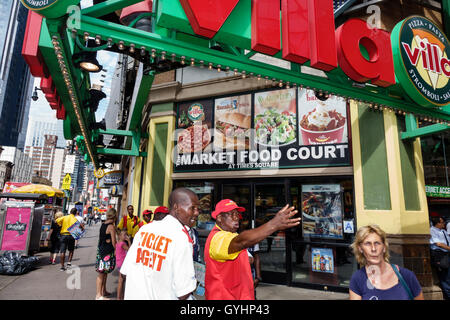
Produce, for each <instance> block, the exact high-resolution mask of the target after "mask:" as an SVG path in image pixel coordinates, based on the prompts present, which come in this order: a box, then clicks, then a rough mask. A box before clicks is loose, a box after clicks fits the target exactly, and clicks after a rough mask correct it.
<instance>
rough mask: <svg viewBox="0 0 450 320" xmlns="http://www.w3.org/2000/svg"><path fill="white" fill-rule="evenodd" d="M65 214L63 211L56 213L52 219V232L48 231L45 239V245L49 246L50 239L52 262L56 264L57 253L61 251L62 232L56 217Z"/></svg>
mask: <svg viewBox="0 0 450 320" xmlns="http://www.w3.org/2000/svg"><path fill="white" fill-rule="evenodd" d="M62 216H63V213H62V212H61V211H58V212H56V213H55V215H54V217H53V219H52V226H51V228H50V232H49V233H48V236H47V239H45V246H48V241H50V263H51V264H56V255H57V254H58V253H59V250H60V248H61V244H60V232H61V227H60V226H59V225H58V224H57V223H56V219H59V218H61V217H62Z"/></svg>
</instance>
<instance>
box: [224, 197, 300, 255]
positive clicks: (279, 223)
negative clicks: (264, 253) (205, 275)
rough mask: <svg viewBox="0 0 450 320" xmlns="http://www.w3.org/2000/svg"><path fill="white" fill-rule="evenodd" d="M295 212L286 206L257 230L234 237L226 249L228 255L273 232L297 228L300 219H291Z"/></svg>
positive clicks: (292, 208) (247, 231)
mask: <svg viewBox="0 0 450 320" xmlns="http://www.w3.org/2000/svg"><path fill="white" fill-rule="evenodd" d="M297 212H298V211H297V210H295V208H294V207H289V205H286V206H285V207H284V208H283V209H281V210H280V211H278V213H277V214H276V215H275V217H273V219H272V220H270V221H268V222H267V223H265V224H263V225H262V226H259V227H258V228H255V229H251V230H246V231H244V232H242V233H241V234H239V235H238V236H237V237H235V238H234V239H233V240H232V241H231V242H230V245H229V247H228V253H229V254H231V253H234V252H238V251H241V250H244V249H245V248H249V247H251V246H253V245H255V244H256V243H258V242H261V241H262V240H264V239H265V238H267V237H268V236H270V235H271V234H272V233H274V232H275V231H279V230H285V229H288V228H292V227H295V226H298V225H299V224H300V220H301V218H293V216H294V215H295V214H297Z"/></svg>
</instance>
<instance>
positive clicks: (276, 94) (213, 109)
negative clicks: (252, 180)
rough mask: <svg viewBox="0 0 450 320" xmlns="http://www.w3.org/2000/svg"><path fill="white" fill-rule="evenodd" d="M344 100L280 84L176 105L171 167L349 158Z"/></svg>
mask: <svg viewBox="0 0 450 320" xmlns="http://www.w3.org/2000/svg"><path fill="white" fill-rule="evenodd" d="M347 126H348V121H347V103H346V101H345V100H344V99H342V98H339V97H335V96H329V97H328V98H327V99H325V100H324V101H322V100H319V99H318V98H316V96H315V94H314V91H311V90H306V89H282V90H270V91H262V92H256V93H252V94H245V95H239V96H229V97H223V98H218V99H214V100H213V99H210V100H202V101H193V102H184V103H180V104H179V105H178V118H177V132H176V134H175V137H176V147H175V148H174V153H173V157H172V159H173V162H174V171H175V172H193V171H219V170H230V171H232V170H261V169H272V170H273V169H280V168H296V167H311V166H323V167H325V166H345V165H349V164H350V153H349V148H348V134H347Z"/></svg>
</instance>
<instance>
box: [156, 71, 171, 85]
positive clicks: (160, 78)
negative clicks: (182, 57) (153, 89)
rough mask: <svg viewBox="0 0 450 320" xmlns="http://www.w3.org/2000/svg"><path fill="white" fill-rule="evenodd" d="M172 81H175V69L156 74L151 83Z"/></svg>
mask: <svg viewBox="0 0 450 320" xmlns="http://www.w3.org/2000/svg"><path fill="white" fill-rule="evenodd" d="M172 81H175V70H171V71H168V72H163V73H159V74H157V75H156V76H155V79H154V80H153V84H154V85H155V84H162V83H166V82H172Z"/></svg>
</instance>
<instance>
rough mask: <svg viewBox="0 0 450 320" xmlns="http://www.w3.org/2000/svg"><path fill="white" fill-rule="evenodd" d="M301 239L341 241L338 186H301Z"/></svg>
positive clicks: (339, 187) (340, 207)
mask: <svg viewBox="0 0 450 320" xmlns="http://www.w3.org/2000/svg"><path fill="white" fill-rule="evenodd" d="M301 199H302V229H303V237H310V238H324V239H343V238H344V235H343V230H342V216H343V206H342V192H341V186H340V185H339V184H322V185H302V197H301Z"/></svg>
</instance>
